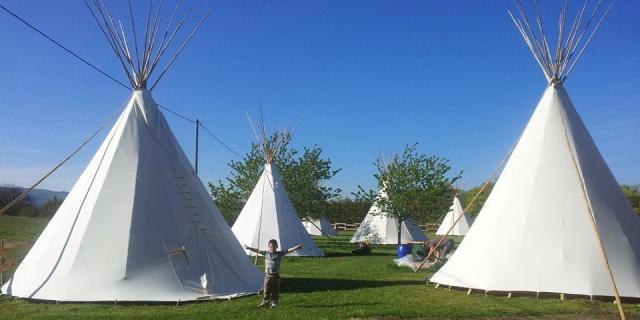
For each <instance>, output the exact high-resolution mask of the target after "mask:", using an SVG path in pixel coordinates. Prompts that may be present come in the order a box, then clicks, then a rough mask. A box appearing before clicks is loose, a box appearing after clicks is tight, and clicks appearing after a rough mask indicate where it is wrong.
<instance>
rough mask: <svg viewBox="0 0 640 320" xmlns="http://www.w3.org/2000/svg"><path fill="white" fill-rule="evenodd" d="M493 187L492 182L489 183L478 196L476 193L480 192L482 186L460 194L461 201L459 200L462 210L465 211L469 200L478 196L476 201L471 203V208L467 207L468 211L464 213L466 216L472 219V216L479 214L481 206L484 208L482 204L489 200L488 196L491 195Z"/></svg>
mask: <svg viewBox="0 0 640 320" xmlns="http://www.w3.org/2000/svg"><path fill="white" fill-rule="evenodd" d="M493 185H494V182H489V185H488V186H487V187H486V188H485V189H484V191H482V193H481V194H479V195H478V192H479V191H480V189H482V186H483V185H480V186H477V187H473V188H471V189H469V190H467V191H463V192H462V199H460V200H461V201H462V208H463V209H467V206H468V205H469V204H470V203H471V200H473V198H474V197H475V196H476V195H478V197H477V198H476V200H475V201H473V203H471V206H470V207H469V209H467V210H465V213H466V214H467V215H469V216H470V217H473V216H477V215H478V213H480V209H482V206H484V203H485V202H486V201H487V198H489V194H491V190H493Z"/></svg>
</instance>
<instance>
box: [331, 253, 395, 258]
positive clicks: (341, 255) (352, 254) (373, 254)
mask: <svg viewBox="0 0 640 320" xmlns="http://www.w3.org/2000/svg"><path fill="white" fill-rule="evenodd" d="M324 256H325V257H328V258H340V257H370V256H390V257H393V256H394V255H393V254H391V253H385V252H372V253H371V254H354V253H352V252H325V253H324Z"/></svg>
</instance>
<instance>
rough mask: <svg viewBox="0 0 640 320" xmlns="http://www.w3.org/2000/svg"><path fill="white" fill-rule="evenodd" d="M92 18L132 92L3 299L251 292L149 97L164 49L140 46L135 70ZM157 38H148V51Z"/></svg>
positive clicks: (254, 287) (243, 266) (246, 268)
mask: <svg viewBox="0 0 640 320" xmlns="http://www.w3.org/2000/svg"><path fill="white" fill-rule="evenodd" d="M90 9H91V10H92V13H93V14H95V17H96V21H97V22H98V24H99V26H100V28H101V29H102V30H103V31H105V35H106V36H107V38H108V40H109V42H110V44H111V45H112V47H113V49H114V51H115V52H116V54H117V56H118V57H119V58H120V60H121V62H122V64H123V66H124V68H125V71H126V72H127V75H128V77H129V80H130V81H131V85H132V86H133V88H134V91H133V93H132V95H131V98H130V100H129V102H128V104H127V105H126V107H125V108H124V111H122V113H121V114H120V116H119V118H118V119H117V120H116V122H115V124H114V126H113V128H112V129H111V131H110V132H109V133H108V135H107V137H106V138H105V140H104V142H103V143H102V145H101V146H100V148H99V149H98V151H97V152H96V154H95V155H94V156H93V158H92V159H91V162H90V163H89V165H88V166H87V167H86V169H85V170H84V172H83V173H82V175H81V176H80V178H79V179H78V181H77V182H76V183H75V185H74V186H73V188H72V189H71V192H70V193H69V195H68V197H67V198H66V199H65V201H64V202H63V204H62V205H61V206H60V208H59V209H58V211H57V212H56V214H55V216H54V217H53V218H52V219H51V221H50V222H49V224H48V225H47V227H46V228H45V230H44V231H43V232H42V234H41V235H40V237H39V238H38V240H37V241H36V242H35V244H34V245H33V247H32V248H31V250H30V251H29V253H28V254H27V256H26V257H25V258H24V260H23V261H22V262H21V263H20V265H19V266H18V268H17V269H16V271H15V274H14V275H13V278H12V279H11V280H10V281H9V282H7V283H6V284H5V285H4V286H3V287H2V293H4V294H7V295H11V296H15V297H21V298H30V299H42V300H56V301H185V300H196V299H203V298H230V297H234V296H239V295H245V294H250V293H254V292H257V291H258V290H259V289H260V288H261V286H262V276H261V273H260V271H259V270H257V268H255V266H254V265H252V264H251V261H250V260H249V259H247V256H246V255H245V254H244V252H243V250H242V247H241V246H240V244H239V243H238V241H237V240H236V238H235V237H234V236H233V233H232V232H231V230H230V229H229V227H228V225H227V224H226V222H225V220H224V219H223V218H222V216H221V215H220V213H219V212H218V210H217V209H216V207H215V205H214V204H213V201H212V200H211V198H210V196H209V194H208V192H207V190H206V189H205V188H204V186H203V185H202V182H201V181H200V179H199V178H198V176H197V175H196V174H195V172H194V169H193V168H192V166H191V165H190V163H189V161H188V159H187V157H186V156H185V154H184V152H183V151H182V149H181V147H180V145H179V144H178V142H177V141H176V138H175V137H174V135H173V133H172V132H171V129H170V128H169V126H168V125H167V122H166V120H165V118H164V116H163V115H162V113H161V112H160V110H159V109H158V105H157V104H156V103H155V101H154V100H153V98H152V97H151V93H150V89H147V80H148V79H149V77H150V75H151V74H152V72H153V70H154V68H155V67H156V63H157V61H158V60H159V59H160V58H161V56H162V53H163V52H164V50H166V46H168V45H169V44H170V41H167V40H166V39H164V40H163V41H162V45H161V47H160V49H161V50H160V51H153V52H152V50H151V45H150V44H149V42H146V43H145V44H144V45H143V48H142V50H140V51H141V52H144V53H145V55H144V57H142V55H141V56H140V59H137V58H136V59H135V60H134V59H133V58H132V57H131V55H129V52H132V51H130V50H129V49H132V50H133V49H136V50H137V48H128V47H127V42H125V41H124V39H123V38H120V37H121V36H116V35H118V34H119V33H118V32H119V31H116V29H115V26H114V25H113V24H111V23H106V22H105V21H110V19H109V18H108V15H109V13H108V12H107V11H106V7H105V6H104V4H103V3H102V2H101V1H100V2H96V7H90ZM176 10H177V8H176ZM103 19H104V20H103ZM132 19H133V17H132ZM156 19H158V16H156ZM101 22H105V23H101ZM155 22H158V20H156V21H155ZM201 22H202V21H201ZM199 25H200V24H198V26H199ZM154 26H155V28H157V27H158V25H157V23H154ZM198 26H196V27H195V28H194V30H193V32H195V31H196V30H197V28H198ZM155 30H156V32H157V29H155ZM167 31H168V32H169V31H171V30H167ZM192 34H193V33H192ZM155 35H156V33H155V32H152V31H151V30H147V34H146V36H147V37H148V39H149V40H150V41H155ZM123 36H124V35H122V37H123ZM129 40H130V41H129V42H128V44H129V45H132V43H135V40H133V39H129ZM132 40H133V41H132ZM187 41H188V40H187ZM187 41H185V43H184V44H183V46H182V47H181V48H180V49H179V50H178V53H179V52H180V50H182V48H184V45H186V43H187ZM151 53H154V54H151ZM176 55H177V53H176ZM172 61H173V60H172ZM172 61H171V62H172ZM171 62H169V63H168V64H167V66H166V68H165V70H166V69H167V68H168V67H169V66H170V65H171ZM158 80H159V78H158V79H156V82H155V83H157V81H158ZM151 88H153V86H151Z"/></svg>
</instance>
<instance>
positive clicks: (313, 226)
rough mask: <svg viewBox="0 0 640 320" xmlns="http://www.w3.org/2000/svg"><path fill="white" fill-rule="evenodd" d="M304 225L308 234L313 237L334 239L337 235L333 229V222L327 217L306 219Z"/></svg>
mask: <svg viewBox="0 0 640 320" xmlns="http://www.w3.org/2000/svg"><path fill="white" fill-rule="evenodd" d="M302 224H303V225H304V228H305V229H307V232H308V233H309V234H310V235H312V236H327V237H333V236H335V235H336V230H335V229H333V226H332V225H331V222H329V220H327V218H325V217H320V218H319V219H305V220H304V221H303V222H302Z"/></svg>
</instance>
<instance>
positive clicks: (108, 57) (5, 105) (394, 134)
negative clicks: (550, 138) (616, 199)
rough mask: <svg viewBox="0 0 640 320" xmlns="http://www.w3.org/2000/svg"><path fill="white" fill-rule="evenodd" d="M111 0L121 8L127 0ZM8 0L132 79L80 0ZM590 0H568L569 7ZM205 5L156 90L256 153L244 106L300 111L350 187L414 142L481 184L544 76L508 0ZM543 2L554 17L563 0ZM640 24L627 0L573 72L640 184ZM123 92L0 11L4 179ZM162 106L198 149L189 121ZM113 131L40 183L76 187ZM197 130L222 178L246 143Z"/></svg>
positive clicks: (279, 121)
mask: <svg viewBox="0 0 640 320" xmlns="http://www.w3.org/2000/svg"><path fill="white" fill-rule="evenodd" d="M109 2H110V3H111V4H110V5H112V6H115V7H114V8H113V11H114V12H113V13H114V15H115V16H119V17H125V14H126V11H125V10H124V9H125V7H124V3H125V2H124V1H121V2H117V3H115V4H114V2H112V1H109ZM169 2H170V1H169ZM169 2H167V3H169ZM524 2H525V4H527V5H531V3H532V1H528V0H525V1H524ZM2 3H3V4H4V5H5V6H7V7H9V8H11V9H12V10H14V11H15V12H16V13H18V14H19V15H21V16H22V17H24V18H25V19H27V20H29V21H31V22H32V23H33V24H35V25H36V26H38V27H39V28H41V29H42V30H44V31H45V32H47V33H48V34H50V35H51V36H52V37H54V38H56V39H57V40H59V41H60V42H62V43H63V44H65V45H66V46H68V47H69V48H72V49H73V50H75V51H76V52H77V53H79V54H80V55H82V56H84V57H86V58H88V59H89V60H90V61H92V62H94V63H95V64H97V65H99V66H101V67H102V68H103V69H105V70H106V71H108V72H109V73H110V74H113V75H115V76H117V77H118V78H119V79H122V80H123V81H124V80H125V77H124V75H123V72H122V70H121V68H120V67H119V65H118V62H117V61H116V59H115V56H113V54H112V52H111V51H110V48H109V47H108V46H107V43H106V41H105V39H104V38H103V36H102V34H101V33H100V31H99V30H98V28H97V27H96V25H95V23H94V21H93V20H92V18H91V16H90V15H89V13H88V12H87V9H86V8H85V7H84V5H83V4H82V1H80V0H78V1H2ZM187 3H190V2H189V1H187ZM581 3H582V2H581V1H574V0H571V1H570V9H573V11H571V12H572V13H574V12H575V9H576V7H578V6H579V5H581ZM194 4H195V5H196V9H195V10H196V13H197V14H199V15H201V14H202V13H203V12H204V11H205V10H206V9H209V8H211V9H213V10H214V14H213V15H212V16H211V17H210V19H209V20H208V21H207V22H206V24H205V25H204V26H203V27H202V29H201V30H200V32H199V33H198V34H197V35H196V37H195V38H194V40H193V41H192V43H191V45H190V46H189V47H188V48H187V49H186V50H185V51H184V52H183V54H182V55H181V56H180V57H179V58H178V61H177V62H176V63H175V65H174V67H173V68H172V69H171V70H170V71H169V73H168V74H167V75H166V76H165V77H164V79H163V81H162V82H161V83H160V85H159V86H158V87H157V88H156V89H155V90H154V96H155V99H156V101H158V102H159V103H160V104H163V105H166V106H170V107H172V108H173V109H175V110H176V111H178V112H180V113H182V114H185V115H187V116H189V117H195V116H198V117H199V118H200V119H202V121H203V122H204V123H205V125H206V126H208V127H209V128H211V129H212V130H213V131H214V132H215V133H216V134H217V135H218V137H220V138H221V139H222V140H223V141H224V142H225V143H227V144H228V145H229V146H230V147H231V148H233V149H234V150H236V151H238V152H239V153H245V152H246V151H247V150H248V148H249V145H250V143H251V142H252V141H254V138H253V135H252V133H251V129H250V127H249V125H248V122H247V120H246V117H245V111H248V112H249V113H252V114H256V113H257V112H258V99H260V100H261V101H262V106H263V110H264V113H265V116H266V120H267V124H268V125H269V126H270V127H271V128H277V127H285V126H287V125H295V124H298V123H299V127H298V129H297V131H296V135H295V137H294V141H293V145H294V146H295V147H297V148H302V147H303V146H311V145H314V144H317V145H319V146H320V147H321V148H322V149H323V155H324V156H325V157H328V158H331V159H332V161H333V165H334V166H335V167H336V168H342V172H340V174H339V175H338V176H337V177H336V178H335V181H333V182H332V184H333V185H335V186H338V187H341V188H343V189H344V190H346V191H352V190H354V188H355V185H357V184H361V185H364V186H371V187H373V186H374V185H375V183H374V180H373V177H372V173H373V172H374V167H373V165H372V164H371V163H372V161H373V160H374V157H375V156H376V155H377V154H380V153H389V152H397V151H400V150H401V149H402V147H403V145H405V144H408V143H414V142H418V143H419V151H421V152H423V153H426V154H430V155H438V156H443V157H447V158H449V159H450V160H451V165H452V166H453V170H454V171H458V170H464V178H463V184H462V187H464V188H469V187H472V186H475V185H478V184H480V183H481V182H482V181H483V180H484V179H486V178H487V177H488V175H489V174H490V173H491V171H492V170H493V169H494V168H495V166H496V165H497V164H498V163H499V162H500V160H501V159H502V158H503V157H504V155H505V153H506V152H507V151H508V149H509V148H510V146H511V144H512V143H513V141H514V140H515V139H516V138H517V137H518V135H519V134H520V132H521V131H522V129H523V128H524V126H525V124H526V122H527V120H528V118H529V117H530V115H531V113H532V112H533V109H534V107H535V105H536V104H537V102H538V99H539V98H540V96H541V94H542V92H543V91H544V89H545V79H544V76H543V75H542V73H541V71H540V70H539V68H538V66H537V65H536V64H535V61H534V59H533V57H532V56H531V54H530V53H529V52H528V49H527V48H526V47H525V44H524V42H523V41H522V39H521V38H520V35H519V34H518V32H517V31H516V29H515V27H514V26H513V23H512V22H511V20H510V18H509V16H508V15H507V9H510V8H514V5H513V2H512V1H510V0H504V1H454V2H451V1H402V2H397V1H201V2H195V3H194ZM542 7H543V16H544V17H545V18H546V19H547V25H548V26H553V25H555V23H556V22H555V20H556V19H557V14H558V12H559V2H556V1H543V3H542ZM194 20H195V19H194ZM194 20H192V21H190V23H191V24H193V23H195V21H194ZM639 31H640V2H638V1H616V3H615V5H614V8H613V10H612V12H611V13H610V15H609V17H608V19H607V20H606V21H605V23H604V24H603V26H602V28H601V30H600V31H599V33H598V34H597V36H596V38H595V39H594V40H593V42H592V45H591V46H590V47H589V48H588V50H587V51H586V53H585V55H584V57H583V59H582V61H581V62H580V63H579V64H578V66H577V67H576V69H575V70H574V72H573V74H572V76H571V77H570V78H569V80H568V81H567V83H566V87H567V89H568V91H569V93H570V95H571V97H572V99H573V102H574V104H575V105H576V108H577V109H578V112H579V113H580V115H581V116H582V119H583V121H584V122H585V123H586V125H587V127H588V128H589V130H590V132H591V135H592V136H593V138H594V140H595V141H596V143H597V145H598V147H599V149H600V152H601V153H602V154H603V156H604V158H605V159H606V160H607V162H608V164H609V166H610V168H611V170H612V171H613V173H614V175H615V176H616V178H617V179H618V182H620V183H640V169H639V167H638V163H640V148H638V147H639V145H638V141H639V140H640V139H639V138H640V126H639V125H638V124H639V123H640V102H639V101H640V89H639V88H640V36H639ZM128 95H129V92H128V91H127V90H125V89H123V88H121V87H119V86H117V85H115V84H114V83H113V82H111V81H110V80H109V79H106V78H104V77H103V76H101V75H99V74H98V73H96V72H95V71H93V70H91V69H89V68H88V67H86V66H85V65H84V64H82V63H80V62H78V61H77V60H75V59H74V58H72V57H71V56H69V55H68V54H67V53H65V52H63V51H62V50H60V49H59V48H57V47H54V46H53V45H52V44H51V43H49V42H48V41H47V40H45V39H44V38H42V37H41V36H39V35H37V34H36V33H34V32H33V31H31V30H28V29H27V28H26V27H25V26H24V25H22V24H21V23H19V22H18V21H17V20H15V19H14V18H13V17H10V16H9V15H7V14H5V13H4V12H0V119H1V121H2V125H1V126H0V184H4V183H10V184H17V185H24V186H26V185H29V184H31V183H32V182H33V181H35V180H37V179H38V178H39V177H40V176H42V175H43V174H44V173H45V172H46V171H47V170H48V169H49V168H51V167H52V166H53V165H55V164H56V163H57V162H58V161H59V160H61V159H62V158H64V157H65V156H66V155H67V154H68V153H69V152H71V151H72V150H73V149H74V148H75V147H76V146H77V145H78V144H79V143H80V142H81V141H82V140H83V139H84V138H85V137H86V136H88V135H89V133H90V132H92V131H93V130H95V128H97V127H98V126H99V125H100V124H101V123H102V122H103V121H104V120H105V119H106V118H108V117H109V115H110V114H112V113H113V112H114V111H115V110H116V109H118V108H119V107H120V105H121V104H122V103H124V102H125V100H126V99H127V98H128ZM165 115H166V118H167V119H168V121H169V123H170V125H171V127H172V129H173V130H174V132H175V134H176V136H177V137H178V140H179V141H180V142H181V144H182V146H183V148H184V149H185V151H186V152H187V154H188V155H192V153H193V152H192V150H193V131H194V130H193V127H192V126H191V124H189V123H187V122H186V121H184V120H181V119H179V118H177V117H175V116H173V115H171V114H167V113H165ZM104 134H105V133H103V134H101V135H100V136H99V137H98V139H96V140H95V142H93V143H91V144H90V145H88V146H87V147H86V148H85V149H84V150H83V151H82V152H81V154H79V155H78V156H77V157H76V158H74V159H73V160H72V161H71V162H70V163H69V164H68V165H66V166H65V167H64V168H63V169H61V170H60V171H58V172H57V173H56V174H55V175H54V176H52V177H50V178H49V179H48V180H47V181H46V182H45V183H44V184H43V187H45V188H49V189H55V190H69V189H70V188H71V186H72V185H73V183H74V182H75V180H76V179H77V177H78V176H79V174H80V173H81V170H82V169H83V168H84V167H85V166H86V164H87V163H88V161H89V159H90V157H91V156H92V155H93V153H94V152H95V150H96V149H97V147H98V145H99V143H100V142H101V141H102V139H103V138H104ZM201 141H202V144H201V158H200V163H201V168H200V176H201V178H202V180H203V181H204V182H205V183H206V181H211V180H218V179H223V178H225V177H227V176H228V175H229V168H228V167H227V166H226V163H227V162H229V161H230V160H232V159H234V157H235V156H234V155H233V154H232V153H230V152H229V151H227V150H226V149H224V148H223V147H222V146H220V145H219V144H217V143H216V142H214V141H213V140H212V139H210V138H209V137H207V136H205V135H203V136H202V139H201Z"/></svg>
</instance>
